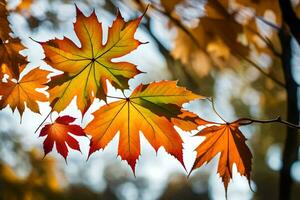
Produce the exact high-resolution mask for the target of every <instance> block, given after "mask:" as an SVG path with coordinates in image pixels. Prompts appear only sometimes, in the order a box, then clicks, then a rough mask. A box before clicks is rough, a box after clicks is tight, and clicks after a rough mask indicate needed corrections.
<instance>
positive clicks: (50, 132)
mask: <svg viewBox="0 0 300 200" xmlns="http://www.w3.org/2000/svg"><path fill="white" fill-rule="evenodd" d="M74 121H75V118H73V117H70V116H62V117H58V118H57V119H56V120H55V122H54V123H52V124H47V125H45V126H44V127H43V128H42V130H41V132H40V137H42V136H47V137H46V139H45V141H44V143H43V146H44V152H45V156H46V155H47V154H48V153H49V152H50V151H52V149H53V145H54V143H55V145H56V149H57V152H58V153H60V154H61V155H62V156H63V157H64V158H65V159H66V158H67V156H68V152H69V151H68V148H67V145H66V144H68V146H69V147H70V148H72V149H74V150H78V151H80V147H79V143H78V141H77V140H76V139H75V138H73V137H72V136H71V135H69V133H72V134H74V135H76V136H86V135H85V133H84V131H83V129H82V128H81V127H80V126H78V125H74V124H70V123H72V122H74Z"/></svg>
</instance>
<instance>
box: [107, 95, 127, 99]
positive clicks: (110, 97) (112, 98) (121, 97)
mask: <svg viewBox="0 0 300 200" xmlns="http://www.w3.org/2000/svg"><path fill="white" fill-rule="evenodd" d="M106 97H108V98H112V99H124V98H123V97H114V96H109V95H106Z"/></svg>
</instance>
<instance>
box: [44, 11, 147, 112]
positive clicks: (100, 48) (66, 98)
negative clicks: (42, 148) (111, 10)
mask: <svg viewBox="0 0 300 200" xmlns="http://www.w3.org/2000/svg"><path fill="white" fill-rule="evenodd" d="M76 10H77V18H76V22H75V23H74V30H75V33H76V35H77V37H78V39H79V41H80V44H81V46H80V47H78V46H77V45H76V44H74V43H73V42H72V41H71V40H70V39H68V38H64V39H63V40H59V39H54V40H50V41H48V42H44V43H40V44H41V45H42V47H43V49H44V51H45V55H46V62H47V63H48V64H49V65H50V66H52V67H53V68H55V69H57V70H60V71H63V72H64V73H63V74H61V75H58V76H54V77H52V78H51V81H50V82H49V87H50V88H49V90H48V91H49V94H50V102H51V106H52V108H53V110H54V111H57V112H60V111H62V110H63V109H65V108H66V107H67V106H68V104H69V103H70V102H71V100H72V99H73V98H74V97H75V96H76V97H77V106H78V108H79V109H80V110H81V112H82V113H83V114H84V113H85V111H86V110H87V109H88V108H89V106H90V104H91V103H92V102H93V99H94V98H95V97H98V98H100V99H105V95H106V90H107V86H106V80H109V81H110V82H111V83H112V84H113V85H114V86H115V87H117V88H121V89H124V88H128V80H129V79H130V78H132V77H134V76H135V75H137V74H138V73H140V71H139V70H138V69H137V68H136V66H135V65H134V64H131V63H128V62H113V61H111V60H112V59H113V58H119V57H122V56H124V55H126V54H128V53H130V52H131V51H133V50H135V49H136V48H137V47H138V46H139V45H140V44H141V42H139V41H138V40H136V39H134V33H135V32H136V29H137V27H138V25H139V23H140V21H141V19H142V16H141V17H139V18H137V19H135V20H132V21H129V22H125V21H124V19H123V18H122V16H121V14H120V13H119V12H118V14H117V18H116V19H115V21H114V22H113V24H112V26H111V27H110V28H109V30H108V39H107V41H106V43H105V44H102V37H103V36H102V24H101V23H99V21H98V19H97V16H96V13H95V11H94V12H93V13H92V14H91V15H90V16H89V17H86V16H84V15H83V13H82V12H81V11H80V10H79V9H78V8H77V7H76Z"/></svg>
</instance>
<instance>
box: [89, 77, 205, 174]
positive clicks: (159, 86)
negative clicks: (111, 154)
mask: <svg viewBox="0 0 300 200" xmlns="http://www.w3.org/2000/svg"><path fill="white" fill-rule="evenodd" d="M199 97H200V96H198V95H195V94H193V93H192V92H190V91H188V90H186V89H185V88H182V87H177V86H176V82H175V81H161V82H155V83H151V84H148V85H139V86H138V87H137V88H136V89H135V90H134V91H133V92H132V94H131V96H130V97H129V98H124V99H122V100H119V101H116V102H113V103H109V104H107V105H104V106H103V107H101V108H100V109H99V110H98V111H96V112H95V113H94V119H93V120H92V121H91V122H90V123H89V124H88V125H87V127H86V128H85V132H86V133H87V134H88V135H91V136H92V139H91V143H90V151H89V155H91V154H92V153H94V152H95V151H97V150H99V149H104V148H105V147H106V145H107V144H108V143H109V142H110V141H111V140H112V139H113V138H114V137H115V135H116V134H117V132H118V131H120V136H119V147H118V154H119V155H120V156H121V158H122V159H123V160H126V161H127V162H128V164H129V165H130V166H131V168H132V170H133V171H134V170H135V164H136V160H137V159H138V157H139V155H140V135H139V131H141V132H142V133H143V134H144V136H145V138H146V139H147V140H148V141H149V143H150V144H151V145H152V147H153V148H154V149H155V150H156V151H158V149H159V148H160V147H164V149H165V150H166V151H167V152H168V153H170V154H171V155H173V156H174V157H175V158H177V159H178V160H179V161H180V162H181V163H182V165H184V163H183V158H182V139H181V137H180V135H179V134H178V132H177V131H176V130H175V128H174V125H175V124H174V123H173V122H172V118H176V117H177V115H178V114H180V113H181V109H182V108H181V106H182V104H184V103H187V102H189V101H191V100H194V99H197V98H199ZM164 113H165V114H164ZM181 119H182V118H181Z"/></svg>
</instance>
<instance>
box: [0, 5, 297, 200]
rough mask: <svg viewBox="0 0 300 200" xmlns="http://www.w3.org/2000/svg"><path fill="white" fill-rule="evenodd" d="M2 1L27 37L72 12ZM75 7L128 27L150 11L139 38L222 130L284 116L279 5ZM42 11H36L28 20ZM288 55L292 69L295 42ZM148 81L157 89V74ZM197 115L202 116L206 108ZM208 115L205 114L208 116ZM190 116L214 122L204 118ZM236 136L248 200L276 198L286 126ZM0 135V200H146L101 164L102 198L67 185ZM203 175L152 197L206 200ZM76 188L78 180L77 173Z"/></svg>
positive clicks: (57, 171) (35, 155) (132, 182)
mask: <svg viewBox="0 0 300 200" xmlns="http://www.w3.org/2000/svg"><path fill="white" fill-rule="evenodd" d="M8 2H9V3H8V8H9V13H10V21H11V23H12V26H13V25H14V22H13V21H12V19H13V18H11V16H13V15H17V16H19V17H22V18H25V21H26V26H27V31H28V32H29V34H27V35H34V34H36V33H38V32H43V31H52V32H56V31H58V30H61V29H63V26H64V22H65V21H67V20H68V19H67V18H68V17H70V16H62V15H60V13H59V12H57V8H58V7H59V6H73V4H74V1H73V0H21V1H13V0H12V1H8ZM75 3H76V4H78V5H79V7H82V8H84V9H85V10H86V11H87V12H88V11H91V10H92V9H95V10H96V11H97V12H98V14H99V13H103V16H108V18H110V17H112V16H113V15H114V14H115V13H116V8H117V7H118V8H120V9H121V11H122V13H124V15H125V18H126V19H130V18H134V17H136V16H138V15H140V13H141V12H143V11H144V10H145V8H146V6H147V5H148V4H151V6H150V8H149V10H148V11H147V14H146V16H145V17H144V20H143V23H142V25H141V30H142V32H143V34H145V35H146V36H147V39H149V40H150V43H152V44H154V45H155V47H156V53H157V54H159V56H160V57H162V58H163V65H164V67H165V68H166V70H165V71H166V72H165V77H167V78H169V77H171V79H178V80H179V84H180V85H183V86H185V87H187V88H189V89H190V90H192V91H194V92H197V93H199V94H202V95H204V96H208V97H210V96H211V97H214V98H215V99H216V107H217V109H218V110H219V112H220V113H221V114H222V115H223V116H224V118H226V119H227V120H228V121H230V120H234V119H236V118H238V117H250V118H258V119H270V118H275V117H276V116H283V117H285V115H286V94H285V90H284V89H283V87H282V83H283V82H284V77H283V72H282V68H281V61H280V53H281V46H280V42H279V38H278V29H279V28H278V27H280V26H281V23H282V20H281V14H280V8H279V5H278V2H277V1H272V0H255V1H254V0H219V1H215V0H207V1H204V0H172V1H171V0H160V1H159V0H148V1H147V0H111V1H108V0H107V1H105V0H103V1H100V0H82V1H75ZM41 5H43V6H42V7H43V9H42V10H40V11H39V12H36V11H37V9H38V8H39V6H41ZM293 6H294V9H295V11H296V13H297V15H298V16H300V1H298V0H294V1H293ZM18 36H20V37H21V38H22V35H18ZM293 49H294V53H295V56H294V58H293V60H295V62H299V58H298V57H297V55H298V54H299V47H298V46H297V44H296V42H294V43H293ZM153 59H156V58H153ZM153 67H155V66H153ZM294 71H295V74H296V76H295V77H296V80H297V81H299V76H298V75H299V73H298V72H299V67H298V68H297V66H295V70H294ZM152 76H153V78H152V79H154V80H155V77H156V76H158V77H161V74H152ZM201 106H206V107H209V105H208V104H207V102H206V103H205V102H204V103H203V102H202V103H201ZM208 110H209V109H208ZM206 112H210V113H212V110H209V111H206ZM198 114H200V116H201V115H202V117H206V118H208V119H209V118H211V119H212V118H213V117H211V114H210V115H207V113H205V112H203V111H199V112H198ZM10 120H14V119H9V116H6V115H5V114H2V115H0V123H1V124H6V126H8V125H7V124H10ZM1 127H2V126H1ZM243 130H244V132H245V135H246V137H247V138H249V141H248V144H250V147H251V150H252V153H253V155H254V161H253V172H252V174H253V175H252V180H253V184H254V185H255V188H254V189H255V193H253V195H252V198H253V199H276V198H277V197H278V196H277V195H278V194H277V192H276V191H277V190H278V178H279V173H278V171H279V170H280V167H281V165H282V163H281V161H280V157H281V150H282V147H283V141H284V138H285V127H284V126H282V125H278V124H266V125H254V126H251V127H247V128H245V129H243ZM0 131H1V132H0V162H1V163H0V199H5V200H6V199H130V198H129V197H130V194H129V196H128V193H130V192H132V188H134V192H133V193H134V197H135V199H149V198H148V197H147V194H146V193H147V191H148V190H147V189H146V188H147V187H148V186H149V184H151V182H149V180H147V179H145V178H140V177H137V178H134V177H133V175H132V174H129V173H127V171H123V169H122V167H120V164H119V162H113V161H112V162H111V163H110V164H108V165H106V167H105V169H104V173H103V177H104V180H105V185H106V186H105V187H104V189H103V190H102V191H100V192H99V191H95V190H94V189H93V188H91V187H89V186H88V185H87V184H84V182H86V181H87V180H85V181H83V180H82V181H79V182H76V183H73V182H71V181H69V180H68V179H66V178H65V171H64V169H63V167H62V166H59V165H57V163H56V162H57V161H56V160H55V159H54V158H52V157H50V156H47V157H46V158H43V155H42V153H41V152H40V149H39V150H38V149H36V148H34V149H30V148H28V147H24V145H23V144H22V141H21V139H20V137H22V136H21V135H20V133H18V132H16V131H15V130H14V127H13V126H11V127H9V126H8V128H7V129H3V128H1V129H0ZM22 134H28V133H22ZM295 166H298V167H294V171H293V174H292V175H293V178H294V179H295V181H296V186H295V189H294V190H293V198H294V199H297V197H299V196H300V184H299V182H300V178H299V177H300V164H299V161H298V162H296V163H295ZM211 168H213V167H211ZM210 171H211V170H210V169H209V170H207V169H205V170H198V171H197V172H196V173H194V174H193V176H191V177H190V178H189V179H188V180H187V179H186V176H185V175H184V174H178V173H174V174H171V175H169V178H168V181H167V183H166V185H165V187H164V189H163V190H162V191H161V192H160V194H158V195H157V197H156V198H157V199H174V200H176V199H178V200H179V199H208V198H209V197H211V194H210V193H211V189H210V187H209V184H208V182H209V176H210V174H211V172H210ZM213 173H214V172H213ZM82 179H85V177H84V174H83V175H82ZM229 193H230V191H229ZM126 195H127V196H126ZM131 197H132V196H131ZM150 199H151V198H150Z"/></svg>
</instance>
